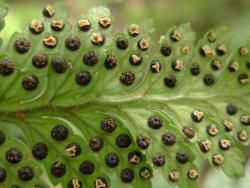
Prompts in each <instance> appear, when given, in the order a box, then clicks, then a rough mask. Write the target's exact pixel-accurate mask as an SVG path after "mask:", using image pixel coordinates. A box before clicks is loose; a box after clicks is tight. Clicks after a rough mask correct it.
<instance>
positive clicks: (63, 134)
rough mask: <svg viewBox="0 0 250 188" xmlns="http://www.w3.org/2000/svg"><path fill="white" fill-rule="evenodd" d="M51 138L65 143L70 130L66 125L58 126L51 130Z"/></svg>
mask: <svg viewBox="0 0 250 188" xmlns="http://www.w3.org/2000/svg"><path fill="white" fill-rule="evenodd" d="M51 136H52V138H53V139H55V140H57V141H63V140H65V139H66V138H67V137H68V129H67V127H65V126H64V125H56V126H55V127H54V128H53V129H52V130H51Z"/></svg>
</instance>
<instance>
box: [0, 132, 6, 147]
mask: <svg viewBox="0 0 250 188" xmlns="http://www.w3.org/2000/svg"><path fill="white" fill-rule="evenodd" d="M5 139H6V136H5V133H4V132H3V131H2V130H0V145H2V144H4V142H5Z"/></svg>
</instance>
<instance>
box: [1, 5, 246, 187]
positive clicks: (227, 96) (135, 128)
mask: <svg viewBox="0 0 250 188" xmlns="http://www.w3.org/2000/svg"><path fill="white" fill-rule="evenodd" d="M65 10H66V7H64V5H63V4H60V3H59V4H55V5H52V6H49V7H45V9H44V10H43V14H45V16H44V15H43V14H42V13H41V16H39V17H38V18H35V19H31V20H30V22H29V23H28V24H27V25H26V26H25V27H24V29H23V32H22V33H15V34H14V35H13V36H12V38H11V39H10V41H9V42H8V45H7V46H5V47H4V49H3V50H1V52H0V53H1V54H0V73H1V75H0V83H1V85H0V143H1V145H0V149H1V153H0V167H1V169H0V170H1V173H0V181H1V183H0V186H2V187H11V186H12V185H14V184H17V185H19V186H20V187H23V186H24V185H25V187H38V185H39V186H42V187H54V186H58V187H73V188H80V187H96V188H103V187H112V188H113V187H139V186H143V187H147V188H150V187H163V186H164V187H168V186H169V187H180V188H185V187H196V186H197V185H198V181H199V177H200V172H201V170H202V166H201V165H200V162H199V161H200V160H201V159H202V160H203V161H209V162H210V163H211V166H214V167H215V168H218V169H221V170H223V171H224V173H225V174H226V175H228V176H229V177H239V176H243V175H244V163H245V153H246V152H249V137H248V135H249V124H250V109H249V105H250V83H249V71H250V63H249V52H248V49H249V48H250V46H249V43H246V44H244V45H242V46H239V47H235V48H232V49H231V48H229V46H230V44H229V41H230V40H229V36H228V35H227V31H226V29H224V28H221V29H215V30H210V31H208V32H207V33H206V34H205V35H204V37H203V38H202V39H200V40H199V41H198V42H196V39H195V33H194V32H193V31H192V30H191V26H190V24H182V25H180V26H175V27H172V28H170V29H169V30H168V31H167V32H166V34H165V35H163V36H161V37H160V40H159V43H157V42H153V41H152V40H151V38H150V37H151V35H152V31H153V25H152V23H151V21H147V22H143V23H138V24H129V25H127V26H126V27H125V29H124V30H123V31H120V32H114V31H112V25H114V18H113V17H112V16H111V14H110V11H109V10H108V9H107V8H105V7H97V8H93V9H92V10H90V12H89V13H88V14H86V15H82V16H81V17H79V19H78V20H77V21H76V22H75V23H73V24H70V23H68V21H67V17H68V13H67V12H65ZM117 21H119V20H117ZM79 25H80V27H79ZM31 26H32V29H33V30H32V29H31V28H30V27H31ZM46 45H47V46H46ZM48 45H49V47H48ZM13 149H14V152H13ZM9 150H11V151H9ZM23 167H29V169H27V168H26V169H24V170H23ZM20 169H21V170H20ZM1 178H2V179H1Z"/></svg>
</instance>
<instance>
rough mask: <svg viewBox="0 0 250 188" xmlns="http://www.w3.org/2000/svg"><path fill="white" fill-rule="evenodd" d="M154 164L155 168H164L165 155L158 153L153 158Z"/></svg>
mask: <svg viewBox="0 0 250 188" xmlns="http://www.w3.org/2000/svg"><path fill="white" fill-rule="evenodd" d="M153 164H154V165H155V166H163V165H164V164H165V155H163V154H162V153H156V154H155V155H154V156H153Z"/></svg>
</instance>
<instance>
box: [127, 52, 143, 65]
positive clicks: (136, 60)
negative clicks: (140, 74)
mask: <svg viewBox="0 0 250 188" xmlns="http://www.w3.org/2000/svg"><path fill="white" fill-rule="evenodd" d="M142 61H143V57H142V56H141V55H140V54H131V55H130V56H129V62H130V64H131V65H134V66H138V65H140V64H141V63H142Z"/></svg>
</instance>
